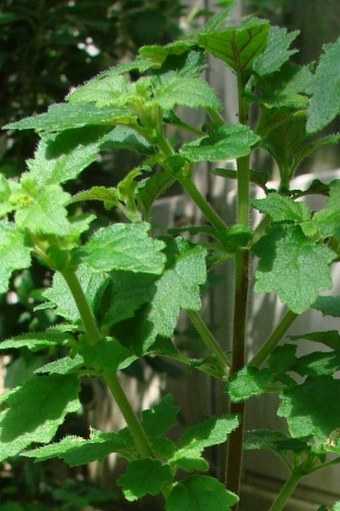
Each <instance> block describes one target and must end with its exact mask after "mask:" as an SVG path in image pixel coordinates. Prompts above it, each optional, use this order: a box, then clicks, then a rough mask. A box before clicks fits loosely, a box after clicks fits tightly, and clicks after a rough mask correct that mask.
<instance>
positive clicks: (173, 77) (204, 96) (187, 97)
mask: <svg viewBox="0 0 340 511" xmlns="http://www.w3.org/2000/svg"><path fill="white" fill-rule="evenodd" d="M155 86H156V89H155V101H156V102H157V103H158V104H159V105H160V107H161V108H162V109H163V110H172V109H173V108H175V107H176V106H179V105H182V106H186V107H188V108H212V109H214V110H220V109H221V107H222V105H221V102H220V100H219V99H218V98H217V96H216V93H215V91H214V90H213V89H212V88H211V87H210V86H209V85H208V84H207V83H206V82H205V81H203V80H201V79H200V78H186V77H182V76H179V75H178V74H177V73H167V74H166V75H163V76H161V77H160V78H159V83H155ZM189 90H190V94H188V91H189Z"/></svg>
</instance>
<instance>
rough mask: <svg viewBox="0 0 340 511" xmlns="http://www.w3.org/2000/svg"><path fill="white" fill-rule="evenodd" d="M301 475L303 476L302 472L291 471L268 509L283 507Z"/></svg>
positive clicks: (278, 510) (277, 510)
mask: <svg viewBox="0 0 340 511" xmlns="http://www.w3.org/2000/svg"><path fill="white" fill-rule="evenodd" d="M302 477H303V474H302V473H301V472H298V471H295V472H292V474H291V476H290V477H289V479H288V480H287V481H286V483H285V484H284V485H283V487H282V489H281V491H280V493H279V494H278V496H277V498H276V499H275V501H274V502H273V504H272V505H271V507H270V509H269V511H281V510H282V509H283V508H284V506H285V504H286V503H287V501H288V499H289V497H290V496H291V495H292V493H293V491H294V490H295V488H296V487H297V485H298V484H299V482H300V479H301V478H302Z"/></svg>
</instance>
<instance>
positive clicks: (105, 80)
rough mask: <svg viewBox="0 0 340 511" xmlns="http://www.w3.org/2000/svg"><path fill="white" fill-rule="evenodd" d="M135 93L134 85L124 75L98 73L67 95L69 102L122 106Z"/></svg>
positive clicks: (99, 106)
mask: <svg viewBox="0 0 340 511" xmlns="http://www.w3.org/2000/svg"><path fill="white" fill-rule="evenodd" d="M135 94H136V86H135V84H133V83H129V82H128V81H127V79H126V78H125V76H123V75H120V74H116V75H106V76H105V75H99V76H95V77H94V78H92V79H91V80H89V81H88V82H87V83H85V84H84V85H80V86H79V87H77V88H76V89H75V90H74V91H73V92H71V94H69V96H68V97H67V101H68V102H69V103H94V104H95V105H96V107H97V108H101V107H108V106H110V107H113V106H115V107H123V106H125V105H126V103H127V101H128V100H129V99H130V98H131V96H134V95H135Z"/></svg>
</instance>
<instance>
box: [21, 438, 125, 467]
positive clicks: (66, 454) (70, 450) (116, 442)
mask: <svg viewBox="0 0 340 511" xmlns="http://www.w3.org/2000/svg"><path fill="white" fill-rule="evenodd" d="M131 448H133V440H132V439H131V437H130V434H129V432H128V431H127V430H126V429H124V430H121V431H119V432H118V433H102V432H101V431H97V430H93V429H92V430H91V437H90V438H89V439H85V438H82V437H77V436H66V437H65V438H63V439H62V440H61V441H60V442H57V443H52V444H49V445H46V446H43V447H38V448H36V449H30V450H26V451H24V453H23V455H24V456H26V457H28V458H35V459H36V460H37V461H46V460H48V459H52V458H60V459H63V460H64V461H65V463H67V464H68V465H69V466H70V467H76V466H79V465H86V464H88V463H91V462H92V461H100V462H102V461H104V459H105V458H106V457H107V456H108V455H109V454H111V453H112V452H119V453H120V454H121V455H123V453H124V451H128V450H129V449H131Z"/></svg>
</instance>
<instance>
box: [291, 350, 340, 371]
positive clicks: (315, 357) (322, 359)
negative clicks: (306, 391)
mask: <svg viewBox="0 0 340 511" xmlns="http://www.w3.org/2000/svg"><path fill="white" fill-rule="evenodd" d="M339 369H340V349H338V350H336V351H332V352H331V353H324V352H320V351H315V352H313V353H309V354H308V355H304V356H303V357H300V358H299V359H298V363H297V364H296V367H295V371H297V372H298V373H299V374H301V375H302V376H323V375H329V376H332V375H333V374H335V373H336V372H337V371H339Z"/></svg>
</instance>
